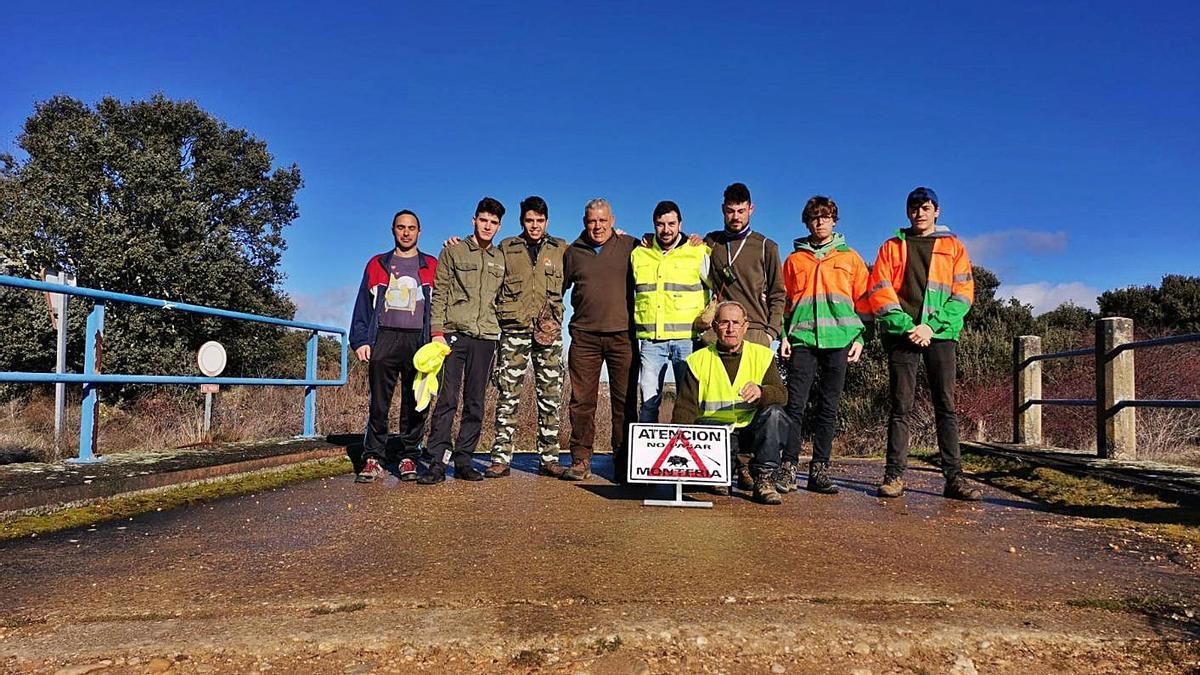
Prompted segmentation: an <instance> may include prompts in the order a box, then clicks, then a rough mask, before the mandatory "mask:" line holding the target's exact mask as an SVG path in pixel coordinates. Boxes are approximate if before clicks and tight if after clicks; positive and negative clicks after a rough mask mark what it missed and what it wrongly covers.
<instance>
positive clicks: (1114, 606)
mask: <svg viewBox="0 0 1200 675" xmlns="http://www.w3.org/2000/svg"><path fill="white" fill-rule="evenodd" d="M1067 604H1068V605H1069V606H1071V607H1080V608H1083V609H1103V610H1106V611H1109V612H1123V613H1126V614H1141V615H1143V616H1150V617H1155V618H1159V619H1170V620H1172V621H1177V622H1179V623H1183V624H1191V625H1200V619H1198V618H1197V612H1196V610H1195V609H1193V607H1194V606H1195V598H1190V599H1188V598H1182V597H1169V596H1163V595H1148V596H1137V595H1130V596H1126V597H1121V598H1081V599H1079V600H1069V601H1067Z"/></svg>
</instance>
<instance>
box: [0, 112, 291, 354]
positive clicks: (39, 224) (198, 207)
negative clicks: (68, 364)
mask: <svg viewBox="0 0 1200 675" xmlns="http://www.w3.org/2000/svg"><path fill="white" fill-rule="evenodd" d="M17 145H18V146H19V147H20V148H21V150H22V151H24V153H25V154H26V155H27V157H26V158H25V159H24V160H23V161H21V160H17V159H15V158H13V157H11V156H6V157H3V158H0V160H2V161H0V164H2V166H0V262H5V263H6V264H7V266H8V267H9V268H10V269H13V268H15V270H16V271H15V272H14V273H17V274H19V275H22V276H28V277H36V276H37V275H38V273H39V271H40V270H42V269H62V270H66V271H69V272H73V273H74V274H75V275H76V277H77V279H78V282H79V285H80V286H88V287H92V288H100V289H105V290H110V291H116V292H121V293H130V294H134V295H146V296H151V297H158V298H164V299H167V300H179V301H181V302H190V303H195V304H201V305H209V306H214V307H221V308H228V309H234V310H238V311H244V312H251V313H254V314H266V315H271V316H277V317H284V318H291V317H292V316H293V314H294V312H295V307H294V305H293V304H292V303H291V301H290V300H289V299H288V297H287V296H286V295H285V294H284V293H283V292H282V291H281V290H280V284H281V282H282V280H283V275H282V273H281V272H280V270H279V261H280V256H281V255H282V252H283V250H284V248H285V247H286V243H285V241H284V238H283V228H284V227H286V226H287V225H289V224H290V223H291V222H292V221H293V220H294V219H295V218H296V217H297V215H298V210H297V207H296V204H295V201H294V196H295V193H296V190H298V189H299V188H300V186H301V185H302V181H301V178H300V170H299V168H297V167H296V166H295V165H291V166H288V167H281V168H274V169H272V161H273V160H272V156H271V154H270V153H269V152H268V151H267V146H266V144H265V143H264V142H263V141H261V140H259V139H257V138H255V137H254V136H252V135H251V134H250V133H249V132H247V131H245V130H241V129H233V128H230V127H229V126H228V125H226V124H225V123H224V122H222V121H220V120H218V119H216V118H215V117H213V116H212V115H210V114H209V113H207V112H205V111H204V110H202V109H201V108H200V107H199V106H197V105H196V104H195V103H194V102H191V101H172V100H169V99H167V98H165V97H163V96H162V95H156V96H154V97H153V98H151V99H150V100H144V101H131V102H127V103H126V102H121V101H119V100H116V99H114V98H104V99H102V100H101V101H100V102H99V103H98V104H96V106H95V108H90V107H88V106H87V105H86V104H84V103H82V102H80V101H78V100H76V99H73V98H70V97H68V96H56V97H54V98H52V99H50V100H48V101H44V102H41V103H39V104H37V105H36V107H35V110H34V113H33V115H32V116H30V117H29V119H27V120H26V122H25V126H24V129H23V131H22V133H21V134H20V135H19V136H18V138H17ZM17 294H20V297H18V296H17ZM34 295H35V294H32V293H29V292H28V291H12V290H8V291H6V292H5V293H3V297H0V311H3V310H6V309H7V310H10V313H9V314H7V315H6V316H5V318H3V319H0V321H3V323H4V324H6V325H5V326H4V330H5V331H6V332H7V333H8V334H9V335H10V336H11V335H13V334H14V331H17V332H16V334H17V335H19V340H20V343H14V344H12V345H10V346H9V347H6V348H5V350H4V352H3V353H0V358H3V359H4V365H3V367H4V368H5V369H14V370H30V371H45V370H49V369H51V368H52V366H53V359H54V348H53V335H52V332H51V331H50V330H49V321H48V319H47V318H46V312H45V308H44V306H41V307H39V305H38V303H40V302H41V299H40V298H36V297H35V301H34V302H33V303H31V302H30V300H29V297H30V296H34ZM31 305H32V309H31ZM84 305H90V302H77V303H76V305H75V309H74V310H73V311H74V315H75V317H76V318H77V319H78V318H81V317H82V314H83V313H84V311H83V310H84V307H83V306H84ZM31 312H33V314H31ZM37 314H40V318H36V316H35V315H37ZM30 320H32V321H41V322H42V323H44V324H45V326H44V328H45V330H43V331H38V332H37V334H36V336H31V335H30V334H29V332H28V328H27V327H26V328H19V327H18V323H19V322H22V321H30ZM277 330H278V329H274V328H271V327H269V326H265V325H262V324H257V323H250V322H243V321H232V320H221V319H215V318H205V317H200V316H198V315H193V314H188V313H182V312H169V311H163V310H158V309H151V308H145V307H136V306H131V305H127V304H124V303H112V304H110V305H109V307H108V309H107V317H106V336H105V346H106V349H105V353H104V370H105V371H107V372H136V373H151V372H154V373H192V372H194V370H195V366H194V363H193V361H192V356H191V355H192V353H193V352H194V350H195V349H196V348H197V347H198V346H199V345H200V344H201V343H203V342H204V341H205V340H209V339H218V340H221V341H222V342H223V343H224V344H225V346H226V348H227V350H228V352H229V356H230V363H229V368H228V372H230V373H241V374H247V375H257V374H260V373H261V372H262V371H263V370H264V369H265V368H266V367H267V366H268V365H269V364H271V363H272V362H273V361H274V360H275V359H276V358H277V357H278V349H279V344H280V341H279V340H278V339H277V335H278V333H277ZM21 331H24V332H21ZM73 337H75V341H76V343H75V344H73V346H72V349H71V352H72V356H73V361H74V362H75V363H74V367H75V368H78V367H80V363H81V362H82V355H81V353H80V352H81V349H80V346H81V345H80V344H78V342H80V341H81V337H82V336H80V335H79V333H78V331H75V332H74V333H73Z"/></svg>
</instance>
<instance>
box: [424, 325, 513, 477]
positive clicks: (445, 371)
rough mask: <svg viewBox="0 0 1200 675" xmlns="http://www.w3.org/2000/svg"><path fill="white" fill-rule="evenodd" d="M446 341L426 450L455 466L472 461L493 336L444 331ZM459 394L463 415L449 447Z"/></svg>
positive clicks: (438, 460)
mask: <svg viewBox="0 0 1200 675" xmlns="http://www.w3.org/2000/svg"><path fill="white" fill-rule="evenodd" d="M446 341H447V342H449V343H450V355H449V356H447V357H446V361H445V362H444V363H443V364H442V371H441V373H440V374H439V376H438V397H437V403H435V404H434V406H433V422H432V423H431V424H430V429H429V453H430V454H431V455H432V456H433V461H434V462H436V463H439V464H443V465H445V464H449V463H450V462H451V461H453V462H454V466H456V467H463V466H467V465H469V464H470V463H471V454H472V453H473V452H475V446H476V445H478V444H479V429H480V424H481V421H482V420H483V401H484V397H485V396H486V394H487V388H488V381H489V379H490V378H491V375H492V362H493V361H494V359H495V356H496V340H482V339H480V338H475V337H471V336H470V335H465V334H463V333H450V334H447V335H446ZM460 398H461V399H462V419H461V420H459V423H458V438H457V439H456V440H455V442H454V446H453V449H451V445H450V432H451V430H452V427H453V425H454V413H455V411H456V410H458V402H459V399H460Z"/></svg>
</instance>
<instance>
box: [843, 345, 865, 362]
mask: <svg viewBox="0 0 1200 675" xmlns="http://www.w3.org/2000/svg"><path fill="white" fill-rule="evenodd" d="M862 351H863V346H862V343H861V342H851V343H850V350H849V351H847V352H846V363H858V358H859V357H860V356H862Z"/></svg>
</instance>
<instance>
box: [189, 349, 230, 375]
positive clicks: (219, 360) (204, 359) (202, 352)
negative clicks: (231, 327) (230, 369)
mask: <svg viewBox="0 0 1200 675" xmlns="http://www.w3.org/2000/svg"><path fill="white" fill-rule="evenodd" d="M196 365H198V366H200V372H202V373H204V374H205V375H207V376H209V377H216V376H218V375H220V374H221V371H223V370H225V347H224V346H222V345H221V343H220V342H217V341H215V340H209V341H208V342H205V343H204V344H202V345H200V349H199V350H198V351H197V352H196Z"/></svg>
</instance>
